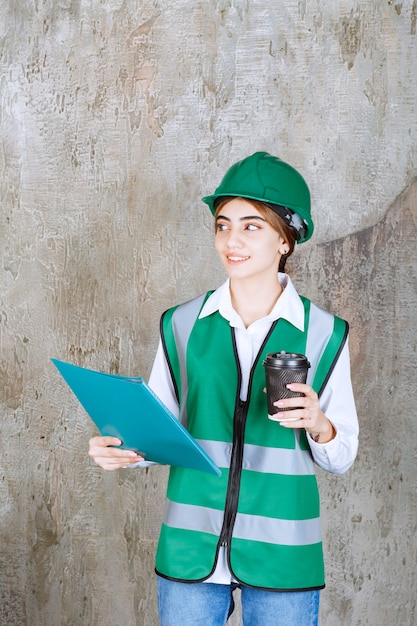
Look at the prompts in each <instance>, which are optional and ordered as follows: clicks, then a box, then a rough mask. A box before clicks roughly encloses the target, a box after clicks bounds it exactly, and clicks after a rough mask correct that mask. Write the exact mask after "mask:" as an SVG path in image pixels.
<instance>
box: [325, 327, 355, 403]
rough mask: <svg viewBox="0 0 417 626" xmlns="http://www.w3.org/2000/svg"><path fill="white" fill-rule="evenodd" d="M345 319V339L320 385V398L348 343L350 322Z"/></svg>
mask: <svg viewBox="0 0 417 626" xmlns="http://www.w3.org/2000/svg"><path fill="white" fill-rule="evenodd" d="M343 321H344V322H345V332H344V334H343V339H342V341H341V342H340V346H339V349H338V351H337V352H336V354H335V357H334V359H333V362H332V364H331V366H330V368H329V371H328V372H327V375H326V378H325V379H324V381H323V384H322V386H321V387H320V390H319V392H318V394H317V395H318V397H319V398H320V396H321V394H322V393H323V391H324V388H325V387H326V385H327V383H328V382H329V378H330V376H331V375H332V372H333V370H334V368H335V365H336V363H337V361H338V359H339V357H340V355H341V353H342V350H343V348H344V347H345V343H346V341H347V338H348V335H349V324H348V322H346V320H343Z"/></svg>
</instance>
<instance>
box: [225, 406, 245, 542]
mask: <svg viewBox="0 0 417 626" xmlns="http://www.w3.org/2000/svg"><path fill="white" fill-rule="evenodd" d="M247 407H248V403H247V402H244V401H243V400H240V399H239V400H238V401H237V403H236V408H235V414H234V424H233V445H232V456H231V459H230V468H229V481H228V484H227V493H226V504H225V508H224V517H223V526H222V530H221V533H220V539H219V544H220V545H221V546H224V547H225V546H227V545H229V543H230V538H231V535H232V531H233V526H234V523H235V518H236V513H237V503H238V501H239V490H240V477H241V474H242V460H243V448H244V432H245V423H246V416H247V412H248V410H247Z"/></svg>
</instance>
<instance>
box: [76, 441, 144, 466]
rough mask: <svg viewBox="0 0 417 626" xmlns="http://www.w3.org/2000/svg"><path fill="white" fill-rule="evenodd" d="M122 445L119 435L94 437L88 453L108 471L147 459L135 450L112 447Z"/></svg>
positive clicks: (90, 442)
mask: <svg viewBox="0 0 417 626" xmlns="http://www.w3.org/2000/svg"><path fill="white" fill-rule="evenodd" d="M120 445H121V441H120V439H117V437H93V438H92V439H90V441H89V451H88V454H89V456H91V458H92V459H93V460H94V461H95V462H96V463H97V465H99V466H100V467H101V468H103V469H104V470H108V471H113V470H116V469H120V468H122V467H127V466H128V465H132V464H133V463H138V462H139V461H144V460H145V459H144V458H143V457H142V456H140V455H139V454H136V452H133V450H123V449H122V448H114V447H112V446H120Z"/></svg>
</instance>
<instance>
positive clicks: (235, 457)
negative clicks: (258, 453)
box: [218, 320, 278, 567]
mask: <svg viewBox="0 0 417 626" xmlns="http://www.w3.org/2000/svg"><path fill="white" fill-rule="evenodd" d="M277 322H278V320H275V321H274V322H273V323H272V325H271V328H270V329H269V331H268V332H267V334H266V337H265V339H264V341H263V342H262V345H261V347H260V350H259V352H258V354H257V356H256V358H255V360H254V363H253V365H252V369H251V372H250V375H249V384H248V393H247V399H246V401H245V400H241V399H240V387H241V384H242V371H241V369H240V362H239V356H238V352H237V346H236V337H235V333H234V329H233V328H231V331H232V341H233V350H234V354H235V359H236V365H237V368H238V386H237V397H236V404H235V412H234V418H233V443H232V455H231V458H230V468H229V480H228V483H227V492H226V503H225V507H224V516H223V525H222V529H221V531H220V537H219V542H218V545H219V546H223V547H230V539H231V537H232V533H233V526H234V524H235V519H236V514H237V505H238V502H239V492H240V479H241V476H242V462H243V451H244V445H245V426H246V418H247V415H248V411H249V401H250V397H251V392H252V378H253V373H254V371H255V367H256V365H257V363H258V360H259V357H260V356H261V354H262V350H263V349H264V346H265V345H266V343H267V341H268V339H269V337H270V335H271V333H272V331H273V329H274V328H275V326H276V325H277ZM229 567H230V565H229Z"/></svg>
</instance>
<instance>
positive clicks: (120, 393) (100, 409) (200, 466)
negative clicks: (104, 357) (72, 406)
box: [51, 359, 221, 476]
mask: <svg viewBox="0 0 417 626" xmlns="http://www.w3.org/2000/svg"><path fill="white" fill-rule="evenodd" d="M51 360H52V362H53V363H54V365H55V366H56V367H57V368H58V371H59V372H60V374H61V375H62V377H63V378H64V380H65V381H66V383H67V384H68V385H69V387H70V388H71V390H72V391H73V392H74V394H75V395H76V397H77V398H78V400H79V401H80V403H81V404H82V406H83V407H84V409H85V410H86V412H87V413H88V415H89V416H90V417H91V419H92V420H93V421H94V423H95V424H96V426H97V428H98V429H99V431H100V433H101V434H102V435H111V436H113V437H118V438H119V439H120V440H121V441H122V445H121V446H120V447H121V448H125V449H128V450H135V451H136V452H138V453H140V454H141V455H142V456H143V457H144V458H145V459H146V460H147V461H154V462H156V463H161V464H164V465H178V466H180V467H189V468H191V469H195V470H201V471H203V472H209V473H211V474H216V475H217V476H220V474H221V472H220V470H219V468H218V467H217V465H216V464H215V463H214V461H213V459H211V458H210V457H209V455H208V454H207V452H206V451H205V450H203V448H202V447H201V446H200V445H199V444H198V443H197V441H196V440H195V439H194V438H193V437H192V436H191V435H190V433H189V432H188V431H187V430H186V429H185V428H184V426H183V425H182V424H181V423H180V422H179V421H178V420H177V419H176V418H175V416H174V415H173V414H172V413H171V412H170V411H169V410H168V409H167V408H166V407H165V405H164V404H163V403H162V402H161V401H160V400H159V398H158V397H157V396H156V395H155V394H154V393H153V391H152V390H151V389H150V388H149V387H148V385H147V384H146V382H145V381H144V380H143V378H128V377H125V376H117V375H114V374H103V373H101V372H95V371H93V370H88V369H85V368H83V367H78V366H76V365H72V364H70V363H65V362H64V361H57V360H56V359H51Z"/></svg>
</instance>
